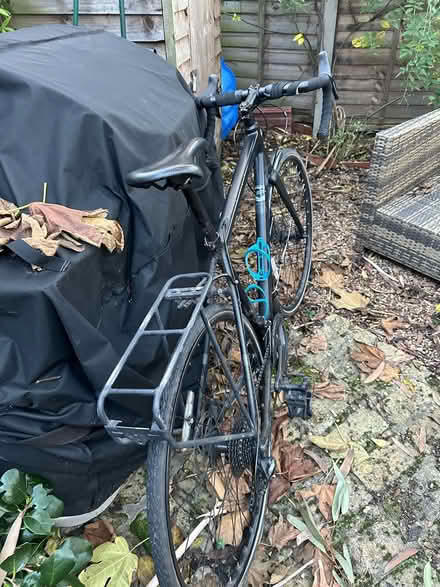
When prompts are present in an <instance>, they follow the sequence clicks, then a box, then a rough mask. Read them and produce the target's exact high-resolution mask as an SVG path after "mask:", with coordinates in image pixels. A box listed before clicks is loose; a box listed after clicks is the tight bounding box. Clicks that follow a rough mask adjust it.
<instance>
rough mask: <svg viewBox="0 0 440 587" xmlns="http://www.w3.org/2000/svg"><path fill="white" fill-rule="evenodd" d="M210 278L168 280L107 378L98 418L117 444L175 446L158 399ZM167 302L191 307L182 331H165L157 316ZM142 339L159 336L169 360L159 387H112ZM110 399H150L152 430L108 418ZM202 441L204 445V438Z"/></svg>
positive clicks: (196, 275)
mask: <svg viewBox="0 0 440 587" xmlns="http://www.w3.org/2000/svg"><path fill="white" fill-rule="evenodd" d="M212 279H213V278H212V275H210V274H209V273H187V274H182V275H176V276H174V277H172V278H171V279H169V280H168V281H167V283H166V284H165V285H164V287H163V288H162V290H161V292H160V293H159V295H158V297H157V298H156V301H155V302H154V304H153V305H152V307H151V308H150V310H149V312H148V313H147V315H146V316H145V318H144V320H143V321H142V324H141V325H140V326H139V328H138V330H137V332H136V334H135V335H134V337H133V339H132V340H131V342H130V344H129V345H128V347H127V349H126V351H125V352H124V354H123V355H122V357H121V359H120V360H119V362H118V364H117V365H116V367H115V368H114V370H113V373H112V374H111V375H110V377H109V379H108V380H107V382H106V384H105V385H104V388H103V390H102V392H101V393H100V395H99V399H98V406H97V409H98V416H99V417H100V418H101V421H102V422H103V424H104V426H105V428H106V430H107V432H108V433H109V434H110V436H112V438H113V439H114V440H116V441H117V442H119V443H121V444H127V443H136V444H140V445H144V444H146V443H147V442H148V440H153V439H154V440H161V439H163V440H168V441H169V442H170V443H171V444H173V445H175V444H176V442H175V440H174V439H173V438H172V437H171V434H170V432H169V430H167V428H166V426H165V423H164V422H163V420H162V418H161V415H160V405H161V397H162V394H163V392H164V390H165V388H166V386H167V385H168V383H169V381H170V379H171V376H172V374H173V371H174V368H175V366H176V363H177V360H178V358H179V356H180V354H181V352H182V349H183V346H184V344H185V342H186V340H187V338H188V336H189V334H190V332H191V330H192V329H193V327H194V324H195V322H196V320H197V317H198V315H199V313H200V311H201V309H202V305H203V303H204V301H205V299H206V297H207V295H208V291H209V289H210V287H211V284H212ZM179 281H180V282H182V281H185V282H186V283H188V282H189V283H191V282H193V283H194V284H195V285H193V286H190V287H188V286H187V285H186V286H185V287H176V286H177V285H178V282H179ZM168 301H174V302H176V303H177V306H178V308H180V309H188V308H189V307H190V306H191V305H193V306H194V308H193V310H192V312H191V315H190V317H189V319H188V321H187V324H186V326H185V328H176V329H172V328H171V329H167V328H165V327H164V325H163V322H162V319H161V315H160V307H161V304H162V303H163V302H168ZM153 320H154V321H155V322H156V328H154V329H152V328H151V323H152V321H153ZM153 324H154V322H153ZM171 335H179V340H178V342H177V344H176V346H175V348H174V350H173V352H172V353H170V349H169V344H168V340H167V337H168V336H171ZM144 336H159V337H161V342H162V345H163V348H164V350H165V352H166V355H167V357H168V365H167V367H166V369H165V372H164V374H163V376H162V378H161V381H160V383H159V385H157V386H156V387H154V388H150V389H125V388H118V387H114V385H115V382H116V381H117V379H118V377H119V375H120V373H121V371H122V369H123V368H124V367H125V365H126V364H127V361H128V360H129V358H130V356H131V355H132V353H133V351H134V350H135V348H136V346H137V344H138V343H139V341H140V340H141V339H142V338H143V337H144ZM111 396H119V397H121V396H140V397H151V398H153V413H152V417H153V419H152V424H151V427H150V428H139V427H134V426H125V425H123V423H122V422H121V421H120V420H112V419H110V418H109V417H108V415H107V412H106V410H105V402H106V400H107V399H108V398H109V397H111ZM204 440H205V442H206V440H207V439H204ZM217 441H218V439H217ZM205 442H203V440H200V441H195V444H204V443H205ZM184 444H189V445H191V446H193V445H194V441H192V442H190V443H179V446H180V445H184Z"/></svg>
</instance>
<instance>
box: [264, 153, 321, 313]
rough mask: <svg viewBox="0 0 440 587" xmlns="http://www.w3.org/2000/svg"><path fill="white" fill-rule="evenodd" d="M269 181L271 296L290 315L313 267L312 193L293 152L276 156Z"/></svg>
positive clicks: (300, 163) (300, 297)
mask: <svg viewBox="0 0 440 587" xmlns="http://www.w3.org/2000/svg"><path fill="white" fill-rule="evenodd" d="M269 178H270V187H269V206H270V209H269V227H268V234H269V245H270V249H271V259H272V283H273V294H274V299H275V300H277V301H278V304H279V307H280V309H281V311H282V312H283V313H284V314H293V313H295V312H296V311H297V309H298V308H299V306H300V304H301V302H302V300H303V298H304V294H305V291H306V286H307V282H308V280H309V277H310V271H311V267H312V192H311V189H310V182H309V178H308V175H307V171H306V168H305V165H304V163H303V161H302V159H301V157H300V156H299V155H298V153H297V152H296V151H295V150H293V149H284V150H282V151H279V152H278V153H277V154H276V155H275V157H274V161H273V166H272V169H271V172H270V174H269Z"/></svg>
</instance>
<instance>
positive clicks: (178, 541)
mask: <svg viewBox="0 0 440 587" xmlns="http://www.w3.org/2000/svg"><path fill="white" fill-rule="evenodd" d="M319 88H321V89H322V90H323V110H322V119H321V126H320V135H321V136H327V134H328V129H329V123H330V118H331V113H332V102H333V95H334V96H335V98H336V97H337V95H336V89H335V85H334V82H333V78H332V76H331V71H330V66H329V62H328V57H327V54H326V53H325V52H322V53H320V66H319V77H316V78H312V79H310V80H307V81H294V82H279V83H274V84H270V85H267V86H264V87H260V86H255V87H250V88H248V89H247V90H237V91H236V92H232V93H228V94H225V95H218V94H216V90H217V79H216V78H215V76H214V77H213V76H211V78H210V83H209V87H208V91H207V93H206V94H205V95H203V96H202V97H199V98H198V99H197V102H198V105H199V107H201V108H205V109H206V111H207V129H206V133H205V137H206V138H197V139H194V140H193V141H191V143H190V144H189V145H188V146H186V147H184V148H180V149H178V150H177V151H176V152H175V153H172V154H170V155H169V156H167V157H166V158H165V159H164V160H163V161H161V162H160V163H159V164H157V165H155V166H153V167H150V168H144V169H141V170H137V171H134V172H132V173H130V174H129V176H128V183H129V184H130V185H132V186H134V187H147V186H148V187H150V186H155V187H156V188H158V189H166V188H167V187H174V188H175V189H176V190H179V191H182V192H183V194H184V196H185V197H186V200H187V202H188V205H189V208H190V209H191V211H192V212H193V214H194V215H195V217H196V218H197V220H198V221H199V222H200V224H201V226H202V227H203V232H204V236H205V246H206V247H207V248H208V250H209V252H210V262H209V268H208V271H206V272H200V273H195V274H186V275H177V276H175V277H173V278H172V279H170V280H169V281H168V283H167V284H166V285H165V286H164V287H163V289H162V291H161V293H160V294H159V296H158V298H157V299H156V301H155V303H154V304H153V306H152V307H151V309H150V311H149V312H148V314H147V316H146V317H145V319H144V321H143V323H142V324H141V326H140V327H139V329H138V331H137V333H136V335H135V337H134V338H133V340H132V341H131V343H130V345H129V346H128V348H127V350H126V352H125V353H124V355H123V356H122V358H121V360H120V362H119V364H118V365H117V366H116V368H115V370H114V372H113V373H112V375H111V377H110V378H109V380H108V382H107V383H106V385H105V387H104V389H103V392H102V393H101V395H100V398H99V402H98V413H99V415H100V417H101V419H102V420H103V422H104V425H105V427H106V429H107V430H108V432H109V433H110V434H111V435H112V436H113V437H114V438H115V439H116V440H118V441H119V442H137V443H139V444H146V443H147V442H148V443H149V446H148V457H147V516H148V524H149V531H150V537H151V546H152V554H153V558H154V561H155V566H156V573H157V576H158V579H159V581H160V584H161V585H164V586H165V587H175V586H180V587H183V586H185V585H193V586H194V585H201V584H202V583H203V584H204V585H205V587H206V586H208V585H226V586H228V587H234V586H237V585H242V584H243V582H244V581H245V579H246V577H247V573H248V570H249V567H250V565H251V563H252V560H253V557H254V554H255V550H256V547H257V545H258V543H259V540H260V537H261V534H262V530H263V525H264V514H265V509H266V505H267V499H268V489H269V482H270V479H271V477H272V475H273V473H274V470H275V461H274V459H273V458H272V455H271V415H272V397H273V396H279V395H280V393H283V394H284V398H285V400H286V402H287V405H288V411H289V416H291V417H299V418H308V417H310V416H311V391H310V389H309V383H308V380H307V378H303V379H302V381H301V382H300V383H291V381H290V379H289V376H288V374H287V336H286V331H285V328H284V316H286V315H292V314H294V313H295V311H296V310H297V309H298V307H299V305H300V303H301V301H302V299H303V297H304V294H305V290H306V285H307V281H308V279H309V276H310V270H311V262H312V200H311V190H310V184H309V180H308V177H307V171H306V168H305V166H304V163H303V162H302V160H301V158H300V156H299V155H298V153H297V152H296V151H294V150H292V149H284V150H280V151H278V152H276V153H275V154H274V156H273V157H272V160H271V162H268V161H267V160H266V158H265V152H264V142H263V137H262V132H261V130H260V129H259V128H258V126H257V124H256V122H255V119H254V117H253V115H252V113H253V111H254V109H255V108H256V107H257V106H258V105H260V104H262V103H263V102H264V101H266V100H269V99H270V100H273V99H277V98H280V97H282V96H286V95H287V96H293V95H297V94H299V93H303V92H308V91H313V90H317V89H319ZM232 104H240V111H241V115H242V119H243V121H244V124H245V129H246V138H245V141H244V145H243V147H242V150H241V155H240V159H239V162H238V164H237V167H236V170H235V174H234V177H233V180H232V184H231V187H230V190H229V193H228V196H227V198H226V200H225V203H224V207H223V212H222V214H221V218H220V220H219V222H218V225H217V226H214V225H213V223H212V221H211V219H210V218H209V215H208V213H207V211H206V210H205V207H204V205H203V202H202V201H201V200H200V198H199V196H198V193H197V191H196V188H195V182H197V181H202V182H203V181H204V177H205V172H204V170H203V161H204V156H205V151H206V148H207V140H208V141H210V142H211V144H212V142H213V137H214V132H215V118H216V111H217V108H219V107H221V106H226V105H232ZM252 168H254V173H255V186H256V197H255V217H256V235H257V239H256V243H255V244H254V245H253V246H251V247H250V248H249V249H248V250H247V252H246V255H245V259H244V260H245V265H246V268H247V270H248V272H249V274H250V275H251V277H252V278H253V283H252V284H251V285H249V286H248V287H247V288H246V289H244V288H243V286H242V285H241V283H240V280H239V279H237V276H236V275H235V273H234V271H233V268H232V265H231V260H230V257H229V251H228V243H229V240H230V237H231V233H232V230H233V225H234V218H235V217H236V214H237V209H238V206H239V203H240V200H241V198H242V196H243V191H244V188H245V185H246V180H247V178H248V175H249V173H250V172H251V169H252ZM217 267H220V273H218V272H217ZM222 281H223V285H224V287H220V286H221V285H222ZM292 290H293V291H292ZM219 298H220V299H221V300H222V303H214V301H215V300H218V299H219ZM225 298H226V299H228V300H230V302H229V303H225V302H224V301H223V300H224V299H225ZM169 303H174V304H177V308H180V310H182V312H183V313H184V314H185V315H186V316H189V317H188V318H187V319H185V322H186V323H185V324H184V325H183V326H182V327H175V328H172V329H169V328H168V329H165V328H164V325H163V317H162V315H161V308H163V305H164V304H169ZM152 324H155V327H154V328H152V326H151V325H152ZM154 336H156V337H159V338H160V341H161V345H162V349H163V352H164V353H165V355H166V356H167V357H168V364H167V367H166V369H165V372H164V374H163V376H162V377H161V379H160V381H159V382H158V384H157V385H156V386H155V387H153V388H151V389H148V390H144V389H142V390H133V389H118V388H117V387H116V382H117V378H118V376H119V375H120V372H121V370H122V368H123V367H124V365H125V364H126V362H127V360H128V358H129V357H130V355H131V353H132V352H133V351H134V349H135V348H136V345H137V344H138V342H139V341H140V340H141V339H143V340H144V337H154ZM173 349H174V350H173ZM115 394H118V395H119V396H123V395H135V396H139V397H143V398H145V397H149V398H150V399H151V401H152V422H151V425H150V426H149V427H133V426H129V425H127V424H124V423H123V422H120V421H117V420H112V419H110V418H109V416H108V414H107V413H106V411H105V409H104V408H105V406H104V404H105V401H106V399H107V398H108V397H109V396H112V395H115Z"/></svg>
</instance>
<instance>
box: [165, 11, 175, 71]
mask: <svg viewBox="0 0 440 587" xmlns="http://www.w3.org/2000/svg"><path fill="white" fill-rule="evenodd" d="M162 10H163V25H164V36H165V43H166V54H167V61H168V62H169V63H172V64H173V65H174V66H177V56H176V36H175V34H174V6H173V0H162Z"/></svg>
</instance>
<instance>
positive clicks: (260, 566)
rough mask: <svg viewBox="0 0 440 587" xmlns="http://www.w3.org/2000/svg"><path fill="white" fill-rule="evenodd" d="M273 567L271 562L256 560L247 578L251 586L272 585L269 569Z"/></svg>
mask: <svg viewBox="0 0 440 587" xmlns="http://www.w3.org/2000/svg"><path fill="white" fill-rule="evenodd" d="M271 566H272V563H270V562H266V563H263V562H261V561H258V560H256V561H255V562H254V563H253V565H252V566H251V568H250V569H249V573H248V577H247V580H248V583H249V585H251V587H262V585H264V584H265V583H270V575H269V572H270V571H269V569H270V567H271Z"/></svg>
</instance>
